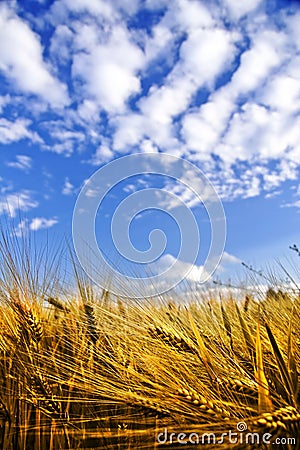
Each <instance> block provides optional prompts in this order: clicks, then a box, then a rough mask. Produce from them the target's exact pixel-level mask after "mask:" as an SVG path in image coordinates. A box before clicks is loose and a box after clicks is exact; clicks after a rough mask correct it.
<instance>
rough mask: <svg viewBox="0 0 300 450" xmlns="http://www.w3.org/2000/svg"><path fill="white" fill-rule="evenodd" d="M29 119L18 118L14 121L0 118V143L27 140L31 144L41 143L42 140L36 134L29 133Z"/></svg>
mask: <svg viewBox="0 0 300 450" xmlns="http://www.w3.org/2000/svg"><path fill="white" fill-rule="evenodd" d="M30 125H31V121H30V120H29V119H22V118H18V119H16V120H14V121H10V120H7V119H5V118H0V143H2V144H10V143H12V142H17V141H20V140H21V139H29V140H31V141H32V142H39V143H41V142H42V140H41V138H40V137H39V135H38V134H37V133H36V132H33V131H30V130H29V126H30Z"/></svg>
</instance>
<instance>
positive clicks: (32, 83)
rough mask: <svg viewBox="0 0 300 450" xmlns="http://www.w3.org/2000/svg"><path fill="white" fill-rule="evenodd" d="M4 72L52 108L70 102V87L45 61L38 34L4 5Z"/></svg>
mask: <svg viewBox="0 0 300 450" xmlns="http://www.w3.org/2000/svg"><path fill="white" fill-rule="evenodd" d="M29 61H30V63H29ZM0 70H1V71H3V72H4V73H5V75H6V76H7V77H8V79H9V80H11V81H13V82H14V83H16V86H17V87H18V89H20V90H21V91H23V92H26V93H31V94H36V95H38V96H40V97H41V98H43V100H44V101H46V102H47V103H49V104H51V105H52V106H59V107H62V106H64V105H66V104H67V103H68V95H67V89H66V86H65V85H63V84H62V83H60V82H59V81H58V80H57V79H55V78H54V76H53V75H52V74H51V73H50V71H49V69H48V67H47V65H46V63H45V62H44V61H43V49H42V46H41V43H40V40H39V37H38V35H37V34H35V33H34V32H33V31H32V30H31V29H30V28H29V26H28V25H27V23H26V22H24V21H23V20H21V19H20V18H19V17H18V16H16V15H15V14H14V12H13V11H12V10H9V9H8V8H7V5H5V4H4V5H0Z"/></svg>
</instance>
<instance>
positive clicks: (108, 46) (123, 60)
mask: <svg viewBox="0 0 300 450" xmlns="http://www.w3.org/2000/svg"><path fill="white" fill-rule="evenodd" d="M91 31H93V29H92V30H91ZM94 39H96V37H94ZM94 39H92V41H91V42H90V43H89V49H88V50H85V52H80V53H78V54H76V55H75V56H74V61H73V67H72V70H73V74H74V76H75V77H79V78H80V79H82V80H83V81H84V83H85V88H86V91H87V93H88V94H90V96H91V97H93V98H96V99H97V101H98V102H99V105H100V106H101V107H102V108H103V109H105V110H106V111H108V112H116V111H119V110H122V109H124V107H125V103H126V101H127V100H128V98H129V97H130V96H132V95H133V94H136V93H138V92H139V91H140V88H141V85H140V80H139V77H138V76H137V72H138V70H139V69H141V67H142V66H143V62H144V55H143V52H142V50H141V49H140V48H139V47H138V46H137V45H135V44H134V43H133V42H131V41H130V36H129V34H128V32H127V31H126V29H124V28H123V27H122V26H118V27H115V28H114V29H113V30H112V32H111V35H110V37H109V40H108V42H106V43H105V45H103V44H101V43H100V42H97V41H96V42H94Z"/></svg>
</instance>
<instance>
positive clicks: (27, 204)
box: [0, 190, 39, 217]
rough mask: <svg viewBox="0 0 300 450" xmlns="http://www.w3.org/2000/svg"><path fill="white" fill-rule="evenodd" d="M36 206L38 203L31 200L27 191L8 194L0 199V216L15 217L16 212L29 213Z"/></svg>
mask: <svg viewBox="0 0 300 450" xmlns="http://www.w3.org/2000/svg"><path fill="white" fill-rule="evenodd" d="M38 205H39V204H38V202H37V201H36V200H34V199H33V198H32V194H31V192H29V191H27V190H23V191H20V192H14V193H9V194H6V195H2V196H1V197H0V215H1V214H4V213H5V214H8V215H9V216H11V217H16V215H17V214H18V212H20V211H29V210H31V209H33V208H36V207H37V206H38Z"/></svg>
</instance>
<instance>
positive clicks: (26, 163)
mask: <svg viewBox="0 0 300 450" xmlns="http://www.w3.org/2000/svg"><path fill="white" fill-rule="evenodd" d="M6 165H7V166H8V167H13V168H14V169H19V170H23V171H25V172H28V171H29V170H30V169H31V166H32V159H31V158H30V156H27V155H16V160H15V161H8V162H7V163H6Z"/></svg>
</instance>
